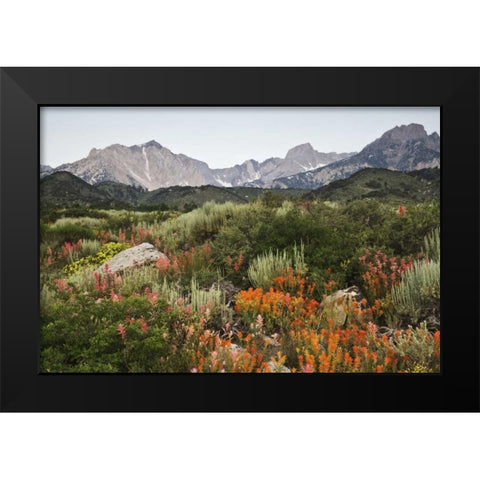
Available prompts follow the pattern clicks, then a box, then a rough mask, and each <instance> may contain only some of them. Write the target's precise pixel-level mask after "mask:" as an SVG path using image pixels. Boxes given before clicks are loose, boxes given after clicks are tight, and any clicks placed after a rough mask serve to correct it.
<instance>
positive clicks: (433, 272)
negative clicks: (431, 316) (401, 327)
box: [391, 260, 440, 323]
mask: <svg viewBox="0 0 480 480" xmlns="http://www.w3.org/2000/svg"><path fill="white" fill-rule="evenodd" d="M391 299H392V302H393V304H394V306H395V309H396V311H397V312H398V313H400V314H404V315H408V317H409V318H411V319H412V320H413V321H414V322H415V323H416V322H418V321H419V319H420V318H421V316H422V315H425V312H427V311H429V309H430V308H431V307H433V306H435V304H436V303H438V302H439V301H440V262H439V261H436V260H430V261H418V262H415V263H414V265H413V267H412V268H410V269H409V270H407V271H406V272H404V273H403V275H402V280H401V282H400V284H399V285H397V286H394V287H393V288H392V291H391Z"/></svg>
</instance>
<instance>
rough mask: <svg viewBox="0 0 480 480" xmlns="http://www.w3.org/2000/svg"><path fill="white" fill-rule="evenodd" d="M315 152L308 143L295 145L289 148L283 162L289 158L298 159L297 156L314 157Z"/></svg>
mask: <svg viewBox="0 0 480 480" xmlns="http://www.w3.org/2000/svg"><path fill="white" fill-rule="evenodd" d="M314 152H315V150H314V149H313V147H312V145H311V144H310V143H302V144H300V145H297V146H296V147H293V148H291V149H290V150H289V151H288V152H287V155H286V157H285V160H288V159H290V158H294V157H299V156H302V157H303V156H304V155H306V154H312V155H314Z"/></svg>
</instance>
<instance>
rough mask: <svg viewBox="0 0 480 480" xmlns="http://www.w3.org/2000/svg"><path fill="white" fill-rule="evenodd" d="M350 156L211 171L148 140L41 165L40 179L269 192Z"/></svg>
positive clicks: (295, 156) (306, 150)
mask: <svg viewBox="0 0 480 480" xmlns="http://www.w3.org/2000/svg"><path fill="white" fill-rule="evenodd" d="M351 155H353V153H335V152H331V153H321V152H317V151H316V150H314V148H313V147H312V146H311V145H310V144H309V143H305V144H303V145H298V146H296V147H294V148H292V149H290V150H289V151H288V152H287V155H286V156H285V158H279V157H272V158H269V159H267V160H265V161H263V162H258V161H256V160H253V159H250V160H247V161H245V162H243V163H242V164H241V165H235V166H233V167H229V168H217V169H212V168H210V167H209V166H208V164H207V163H205V162H202V161H200V160H196V159H194V158H191V157H188V156H187V155H184V154H182V153H179V154H175V153H173V152H172V151H171V150H169V149H168V148H166V147H164V146H162V145H160V144H159V143H158V142H156V141H154V140H152V141H150V142H147V143H144V144H141V145H133V146H131V147H126V146H124V145H120V144H115V145H111V146H109V147H106V148H104V149H96V148H93V149H92V150H91V151H90V153H89V154H88V156H87V157H86V158H82V159H81V160H78V161H76V162H73V163H65V164H63V165H60V166H59V167H57V168H51V167H49V166H48V165H42V166H41V169H40V177H41V178H43V177H45V176H47V175H51V174H52V173H54V172H59V171H66V172H70V173H73V174H74V175H75V176H77V177H79V178H81V179H82V180H85V181H86V182H87V183H89V184H91V185H97V184H99V183H102V182H108V181H110V182H117V183H123V184H126V185H131V186H135V187H142V188H145V189H147V190H155V189H158V188H166V187H172V186H200V185H213V186H218V187H237V186H256V187H270V186H271V184H272V183H273V181H274V180H275V179H276V178H279V177H285V176H288V175H294V174H296V173H299V172H305V171H309V170H314V169H316V168H319V167H322V166H324V165H327V164H329V163H332V162H336V161H338V160H342V159H345V158H348V157H350V156H351Z"/></svg>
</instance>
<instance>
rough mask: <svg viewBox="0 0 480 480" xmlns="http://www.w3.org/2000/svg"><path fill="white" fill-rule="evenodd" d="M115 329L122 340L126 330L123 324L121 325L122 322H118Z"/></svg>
mask: <svg viewBox="0 0 480 480" xmlns="http://www.w3.org/2000/svg"><path fill="white" fill-rule="evenodd" d="M117 331H118V334H119V335H121V336H122V340H125V337H126V335H127V331H126V330H125V326H124V325H123V323H119V324H118V328H117Z"/></svg>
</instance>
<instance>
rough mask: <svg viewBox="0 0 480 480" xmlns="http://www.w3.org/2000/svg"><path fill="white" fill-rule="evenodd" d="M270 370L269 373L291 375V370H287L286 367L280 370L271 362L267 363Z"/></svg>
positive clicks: (283, 366)
mask: <svg viewBox="0 0 480 480" xmlns="http://www.w3.org/2000/svg"><path fill="white" fill-rule="evenodd" d="M267 366H268V368H269V369H270V370H271V371H270V372H268V373H291V371H290V369H289V368H287V367H286V366H285V365H282V366H281V367H280V368H279V369H278V370H277V367H275V364H274V363H273V362H272V361H270V362H268V363H267Z"/></svg>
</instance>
